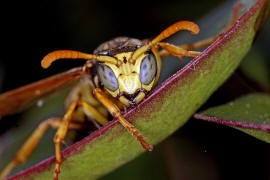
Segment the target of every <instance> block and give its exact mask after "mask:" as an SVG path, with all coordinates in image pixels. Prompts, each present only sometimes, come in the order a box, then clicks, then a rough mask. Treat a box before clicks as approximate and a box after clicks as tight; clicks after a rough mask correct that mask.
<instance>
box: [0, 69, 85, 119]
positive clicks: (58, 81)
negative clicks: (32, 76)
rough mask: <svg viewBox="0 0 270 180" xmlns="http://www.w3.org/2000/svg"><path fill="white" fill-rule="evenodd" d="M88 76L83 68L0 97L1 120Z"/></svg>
mask: <svg viewBox="0 0 270 180" xmlns="http://www.w3.org/2000/svg"><path fill="white" fill-rule="evenodd" d="M83 76H86V73H85V71H83V68H82V67H79V68H74V69H71V70H69V71H67V72H64V73H60V74H57V75H54V76H51V77H48V78H46V79H43V80H40V81H37V82H34V83H32V84H29V85H26V86H22V87H20V88H17V89H14V90H11V91H8V92H6V93H3V94H1V95H0V118H1V117H3V116H5V115H10V114H14V113H18V112H20V111H22V110H24V109H25V108H27V107H28V106H29V105H31V104H32V103H34V102H35V101H37V100H39V99H40V98H42V97H44V96H46V95H49V94H52V93H53V92H56V91H59V90H61V89H63V88H65V87H67V86H69V85H71V84H73V83H74V82H75V81H76V80H78V79H80V78H81V77H83Z"/></svg>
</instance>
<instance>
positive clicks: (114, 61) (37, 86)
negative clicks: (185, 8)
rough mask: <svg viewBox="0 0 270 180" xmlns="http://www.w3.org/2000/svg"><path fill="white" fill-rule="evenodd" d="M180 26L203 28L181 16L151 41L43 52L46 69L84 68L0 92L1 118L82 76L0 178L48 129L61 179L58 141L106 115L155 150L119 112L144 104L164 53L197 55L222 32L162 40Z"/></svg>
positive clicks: (100, 122)
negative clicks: (65, 64) (57, 65)
mask: <svg viewBox="0 0 270 180" xmlns="http://www.w3.org/2000/svg"><path fill="white" fill-rule="evenodd" d="M240 7H241V4H240V3H237V4H236V5H235V7H234V11H233V17H232V20H231V23H230V24H229V25H228V26H227V27H226V28H225V29H224V31H226V30H227V29H228V28H230V26H231V25H232V24H233V23H235V21H236V20H237V19H238V11H239V8H240ZM180 30H187V31H190V32H191V33H192V34H197V33H199V27H198V25H197V24H195V23H193V22H190V21H179V22H176V23H175V24H173V25H171V26H169V27H168V28H167V29H165V30H164V31H163V32H161V33H160V34H159V35H158V36H157V37H156V38H154V39H153V40H144V41H140V40H138V39H134V38H128V37H118V38H115V39H113V40H111V41H108V42H105V43H103V44H101V45H100V46H99V47H98V48H97V49H96V50H95V51H94V53H93V54H87V53H82V52H78V51H72V50H58V51H54V52H51V53H49V54H48V55H47V56H45V57H44V58H43V60H42V62H41V65H42V67H43V68H48V67H50V66H51V64H52V63H53V62H54V61H56V60H60V59H85V60H87V61H86V63H85V64H84V66H83V67H79V68H74V69H72V70H70V71H68V72H64V73H62V74H58V75H55V76H52V77H49V78H47V79H43V80H41V81H38V82H36V83H32V84H30V85H27V86H23V87H21V88H18V89H15V90H12V91H9V92H6V93H3V94H1V95H0V118H1V117H3V116H5V115H9V114H14V113H17V112H20V111H22V110H23V109H24V108H25V107H26V106H27V105H29V104H31V103H32V102H34V101H36V100H38V99H40V98H41V97H43V96H45V95H48V94H50V93H52V92H55V91H57V90H59V89H62V88H64V87H66V86H67V85H70V84H71V83H73V82H74V81H76V80H78V79H79V81H78V83H77V85H75V86H74V88H73V89H72V90H71V92H70V93H69V95H68V97H67V101H66V107H67V108H66V111H65V114H64V115H63V117H61V118H58V117H57V118H56V117H55V118H50V119H48V120H45V121H44V122H42V123H41V124H40V125H39V126H38V127H37V129H36V130H35V131H34V132H33V133H32V135H31V136H30V137H29V138H28V140H27V141H26V142H25V143H24V144H23V146H22V147H21V148H20V149H19V151H18V152H17V154H16V156H15V157H14V158H13V160H12V161H11V162H10V163H9V164H8V165H7V166H6V168H5V169H4V170H3V171H2V172H1V174H0V180H1V179H4V178H5V177H6V176H7V175H8V174H9V173H10V172H11V171H12V169H13V168H14V167H15V166H16V165H18V164H20V163H23V162H25V161H26V160H27V158H28V157H29V155H30V154H31V153H32V152H33V150H34V149H35V147H36V146H37V144H38V142H39V140H40V138H41V137H42V136H43V134H44V133H45V131H46V130H47V129H48V128H56V129H57V132H56V134H55V137H54V139H53V142H54V144H55V154H56V165H55V171H54V178H53V179H54V180H57V179H58V176H59V173H60V167H61V163H62V158H61V148H60V145H61V143H64V138H65V137H66V134H67V131H68V130H69V129H76V130H80V129H83V128H85V122H86V121H92V122H93V123H94V124H95V125H96V126H100V125H105V124H106V123H108V122H109V120H108V114H111V116H112V117H113V118H115V119H118V120H119V122H120V123H121V124H122V125H123V126H124V127H125V128H126V130H127V131H128V132H130V134H132V135H133V136H134V137H135V138H136V139H137V140H138V142H139V143H140V144H141V145H142V147H143V148H144V149H145V150H146V151H152V146H151V145H150V144H149V143H147V141H146V140H145V138H144V137H143V135H142V134H141V133H140V132H139V131H138V130H137V129H136V128H135V127H134V126H133V125H132V124H131V123H130V122H128V121H127V120H126V119H125V118H124V117H123V116H122V114H121V113H122V112H123V111H125V110H126V108H132V107H134V106H136V105H137V104H138V103H140V102H141V101H142V100H143V99H144V98H145V97H146V95H147V94H148V93H149V92H150V91H151V90H152V89H153V87H154V86H155V85H156V83H157V81H158V80H159V75H160V72H161V57H164V56H169V55H172V56H177V57H178V58H180V59H181V58H182V56H189V57H196V56H198V55H199V54H200V52H197V51H193V49H196V48H200V47H205V46H207V45H209V44H211V43H212V42H213V41H214V40H215V39H217V37H218V36H216V37H212V38H209V39H206V40H203V41H200V42H197V43H194V44H186V45H181V46H175V45H173V44H170V43H165V42H161V41H162V40H164V39H166V38H168V37H170V36H171V35H173V34H174V33H176V32H178V31H180ZM10 102H11V103H10Z"/></svg>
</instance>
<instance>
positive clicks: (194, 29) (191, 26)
mask: <svg viewBox="0 0 270 180" xmlns="http://www.w3.org/2000/svg"><path fill="white" fill-rule="evenodd" d="M181 30H188V31H190V32H191V33H192V34H198V33H199V31H200V28H199V26H198V25H197V24H195V23H193V22H191V21H178V22H176V23H174V24H173V25H171V26H169V27H168V28H166V29H165V30H164V31H162V32H161V33H160V34H159V35H158V36H157V37H156V38H155V39H153V40H152V41H151V42H150V43H148V44H146V45H145V46H142V47H141V48H139V49H137V50H136V51H135V52H134V53H133V55H132V58H131V59H130V62H131V63H134V62H135V61H136V59H137V58H138V57H139V56H140V55H141V54H142V53H144V52H146V51H148V50H149V49H150V48H151V47H152V46H153V45H155V44H157V43H158V42H160V41H162V40H164V39H166V38H168V37H170V36H171V35H173V34H175V33H176V32H178V31H181Z"/></svg>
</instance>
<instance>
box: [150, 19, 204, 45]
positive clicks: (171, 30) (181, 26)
mask: <svg viewBox="0 0 270 180" xmlns="http://www.w3.org/2000/svg"><path fill="white" fill-rule="evenodd" d="M181 30H187V31H190V32H191V33H192V34H198V33H199V31H200V28H199V26H198V25H197V24H195V23H193V22H191V21H178V22H176V23H174V24H173V25H171V26H169V27H168V28H166V29H165V30H164V31H162V32H161V33H160V34H159V35H158V36H157V37H156V38H155V39H153V40H152V41H151V44H156V43H157V42H160V41H162V40H163V39H166V38H168V37H170V36H171V35H173V34H175V33H176V32H178V31H181Z"/></svg>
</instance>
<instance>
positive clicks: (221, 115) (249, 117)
mask: <svg viewBox="0 0 270 180" xmlns="http://www.w3.org/2000/svg"><path fill="white" fill-rule="evenodd" d="M194 117H195V118H197V119H202V120H206V121H210V122H215V123H219V124H224V125H228V126H232V127H235V128H236V129H239V130H240V131H243V132H245V133H247V134H249V135H251V136H254V137H256V138H258V139H260V140H262V141H265V142H268V143H270V134H269V132H270V96H269V95H267V94H259V93H258V94H250V95H247V96H244V97H241V98H239V99H237V100H235V101H232V102H230V103H227V104H224V105H221V106H217V107H213V108H210V109H207V110H206V111H203V112H200V113H199V114H195V115H194Z"/></svg>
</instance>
